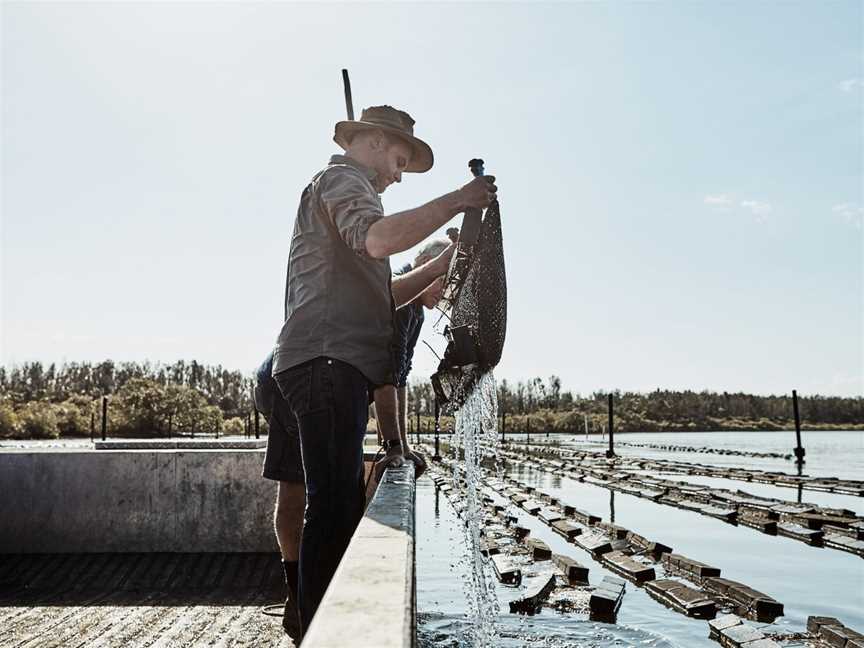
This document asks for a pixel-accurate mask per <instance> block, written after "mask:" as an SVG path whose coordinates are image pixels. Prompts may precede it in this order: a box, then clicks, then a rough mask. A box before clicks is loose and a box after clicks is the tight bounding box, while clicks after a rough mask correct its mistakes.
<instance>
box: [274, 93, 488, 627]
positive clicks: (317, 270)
mask: <svg viewBox="0 0 864 648" xmlns="http://www.w3.org/2000/svg"><path fill="white" fill-rule="evenodd" d="M333 139H334V141H335V142H336V143H337V144H339V146H341V147H342V148H343V149H344V151H345V154H344V155H334V156H333V157H332V158H330V163H329V164H328V165H327V166H326V167H325V168H324V169H322V170H321V171H319V172H318V173H317V174H316V175H315V176H314V177H313V178H312V181H311V182H310V183H309V185H307V187H306V188H305V189H304V190H303V193H302V195H301V197H300V206H299V208H298V210H297V219H296V222H295V224H294V234H293V237H292V240H291V252H290V255H289V261H288V282H287V289H286V295H285V299H286V320H285V323H284V324H283V326H282V330H281V331H280V333H279V337H278V339H277V342H276V347H275V349H274V363H273V377H274V378H275V380H276V382H277V384H278V385H279V389H280V391H281V392H282V395H283V396H284V397H285V399H286V400H287V401H288V403H289V405H290V407H291V409H292V410H293V412H294V414H295V416H296V418H297V421H298V424H299V429H300V445H301V450H302V456H303V468H304V473H305V482H306V512H305V518H304V528H303V536H302V541H301V545H300V561H299V563H300V564H299V588H298V589H299V591H298V598H299V608H300V618H301V622H302V625H303V627H304V628H308V627H309V623H310V622H311V620H312V617H313V616H314V614H315V611H316V609H317V608H318V604H319V603H320V601H321V598H322V597H323V595H324V592H325V591H326V589H327V585H328V583H329V582H330V578H331V577H332V575H333V573H334V572H335V570H336V567H337V566H338V564H339V560H340V559H341V557H342V554H343V553H344V551H345V548H346V547H347V546H348V542H349V541H350V539H351V535H352V533H353V531H354V529H355V527H356V525H357V523H358V522H359V520H360V518H361V517H362V515H363V506H364V497H363V491H362V480H363V438H364V435H365V434H366V422H367V420H368V413H367V412H368V409H367V407H368V402H369V401H368V394H369V393H370V392H373V391H375V390H376V389H378V388H382V389H383V388H384V387H385V386H392V385H394V384H395V376H394V373H395V366H394V357H393V348H392V341H393V323H392V322H393V312H394V307H395V306H398V305H401V304H405V303H408V302H409V301H411V300H412V299H414V298H415V297H416V296H417V295H419V294H420V293H421V292H422V291H423V290H424V289H425V288H426V287H427V286H428V285H429V284H431V283H432V282H433V281H435V279H437V278H438V277H439V276H441V275H442V274H444V273H446V271H447V266H448V263H449V258H450V256H451V255H452V249H451V250H449V251H445V252H444V253H442V254H440V255H439V256H438V257H436V258H434V259H432V260H431V261H429V262H428V263H426V264H424V265H422V266H420V267H418V268H416V269H414V270H412V271H410V272H407V273H405V274H404V275H401V276H399V277H398V278H396V279H393V281H392V285H391V272H390V261H389V258H388V257H389V256H390V255H392V254H396V253H398V252H402V251H404V250H408V249H409V248H411V247H413V246H415V245H416V244H418V243H419V242H420V241H422V240H423V239H425V238H426V237H428V236H429V235H430V234H432V233H433V232H434V231H435V230H437V229H438V228H439V227H441V226H442V225H444V224H445V223H447V222H448V221H449V220H450V219H451V218H453V217H454V216H456V215H457V214H459V213H461V212H463V211H465V209H466V208H469V207H476V208H484V207H486V206H487V205H488V204H489V203H490V202H491V200H492V199H493V198H494V197H495V192H496V191H497V189H496V187H495V185H494V178H492V177H491V176H487V177H482V178H475V179H474V180H472V181H471V182H469V183H468V184H466V185H465V186H464V187H462V188H460V189H457V190H455V191H452V192H450V193H448V194H445V195H443V196H439V197H438V198H435V199H434V200H431V201H429V202H428V203H426V204H424V205H422V206H420V207H417V208H415V209H409V210H407V211H403V212H400V213H398V214H393V215H391V216H387V217H385V216H384V208H383V206H382V205H381V199H380V196H379V194H381V193H383V192H384V191H385V190H386V189H387V187H389V186H390V185H391V184H393V183H394V182H401V181H402V174H403V173H423V172H425V171H428V170H429V169H430V168H432V162H433V156H432V149H430V148H429V145H428V144H426V143H425V142H424V141H423V140H421V139H419V138H417V137H415V135H414V120H413V119H412V118H411V117H410V115H408V114H407V113H405V112H403V111H401V110H396V109H395V108H392V107H391V106H374V107H371V108H367V109H366V110H364V111H363V114H362V116H361V117H360V120H359V121H342V122H339V123H337V124H336V132H335V135H334V137H333ZM382 428H383V430H384V438H385V441H384V445H385V449H386V452H387V457H388V460H389V461H399V460H400V459H401V457H402V456H403V447H402V444H401V442H400V440H399V437H398V429H399V428H398V424H397V422H396V420H395V412H394V413H393V421H389V420H387V421H382ZM408 458H409V459H413V456H411V455H408Z"/></svg>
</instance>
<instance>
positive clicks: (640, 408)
mask: <svg viewBox="0 0 864 648" xmlns="http://www.w3.org/2000/svg"><path fill="white" fill-rule="evenodd" d="M612 394H613V401H614V411H615V429H616V430H618V431H622V432H661V431H666V432H673V431H697V430H698V431H715V430H782V429H791V428H793V427H794V415H793V411H792V395H791V393H790V394H788V395H782V396H755V395H753V394H744V393H741V392H738V393H727V392H722V393H717V392H710V391H701V392H694V391H669V390H660V389H658V390H656V391H653V392H650V393H638V392H621V391H614V392H612ZM608 395H609V392H604V391H596V392H593V393H591V394H587V395H586V394H578V393H577V394H574V393H573V392H570V391H565V390H563V389H562V388H561V379H560V378H559V377H557V376H550V377H549V378H548V379H545V380H544V379H543V378H534V379H533V380H529V381H527V382H522V381H519V382H517V383H516V384H515V385H514V384H512V383H510V382H508V381H507V380H502V381H501V382H500V383H499V384H498V410H499V412H506V414H507V417H508V421H509V422H508V423H507V425H508V428H509V429H512V430H514V431H515V430H516V429H519V430H522V429H524V428H525V427H526V425H530V426H531V429H532V430H536V431H541V430H547V429H548V430H556V431H559V432H572V433H573V434H580V433H582V432H584V429H585V420H586V418H587V421H588V429H589V431H592V432H593V431H599V430H600V428H601V427H603V426H605V425H606V423H607V420H608ZM431 404H432V388H431V386H430V385H429V383H428V382H420V383H414V384H412V385H411V386H410V399H409V404H408V407H409V410H410V411H412V412H415V413H416V412H417V411H418V408H419V411H420V412H421V414H423V415H427V416H428V415H431V413H432V412H431V409H430V408H431V406H432V405H431ZM798 408H799V413H800V416H801V421H802V426H804V427H806V428H809V429H819V428H823V429H864V398H862V397H860V396H859V397H855V398H842V397H839V396H818V395H817V396H800V395H799V397H798ZM528 419H530V423H528Z"/></svg>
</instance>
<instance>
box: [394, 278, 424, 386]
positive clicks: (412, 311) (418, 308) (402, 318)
mask: <svg viewBox="0 0 864 648" xmlns="http://www.w3.org/2000/svg"><path fill="white" fill-rule="evenodd" d="M409 270H411V264H410V263H409V264H408V265H406V266H405V267H404V268H401V269H400V270H399V271H398V272H397V273H396V274H397V275H399V274H404V273H406V272H408V271H409ZM424 318H425V316H424V314H423V304H420V303H414V302H412V303H410V304H405V305H404V306H403V307H402V308H399V309H397V310H396V316H395V318H394V320H393V329H394V338H395V339H394V347H395V349H394V353H395V356H396V357H395V360H396V386H397V387H405V385H406V384H407V383H408V374H409V373H411V360H412V359H413V358H414V347H415V346H417V339H418V338H419V337H420V329H421V328H423V320H424Z"/></svg>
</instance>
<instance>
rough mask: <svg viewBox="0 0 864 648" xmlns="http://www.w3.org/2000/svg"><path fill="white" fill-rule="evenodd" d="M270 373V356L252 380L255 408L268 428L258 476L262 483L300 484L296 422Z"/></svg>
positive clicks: (301, 477)
mask: <svg viewBox="0 0 864 648" xmlns="http://www.w3.org/2000/svg"><path fill="white" fill-rule="evenodd" d="M272 371H273V354H272V353H271V354H270V355H269V356H267V359H266V360H265V361H264V363H263V364H262V365H261V367H260V368H259V369H258V371H257V373H256V376H255V408H256V409H257V410H258V411H259V412H261V414H263V415H264V417H265V418H266V419H267V423H268V425H269V426H270V433H269V434H268V435H267V451H266V452H265V454H264V469H263V471H262V473H261V474H262V476H263V477H264V478H265V479H272V480H274V481H284V482H293V483H299V484H302V483H303V459H302V458H301V453H300V431H299V429H298V427H297V419H296V418H295V416H294V413H293V412H292V411H291V408H290V407H289V406H288V402H287V401H286V400H285V399H284V398H282V394H281V393H280V392H279V387H278V385H277V384H276V381H275V380H273V378H272V376H271V375H270V374H271V372H272Z"/></svg>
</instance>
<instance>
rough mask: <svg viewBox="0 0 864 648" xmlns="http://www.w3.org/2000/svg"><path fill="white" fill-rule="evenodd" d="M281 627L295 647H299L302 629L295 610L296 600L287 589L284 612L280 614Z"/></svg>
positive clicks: (298, 613)
mask: <svg viewBox="0 0 864 648" xmlns="http://www.w3.org/2000/svg"><path fill="white" fill-rule="evenodd" d="M282 627H283V628H284V629H285V634H287V635H288V636H289V637H291V639H292V640H293V641H294V645H295V646H299V645H300V639H301V637H302V629H301V627H300V610H298V609H297V599H296V598H295V596H294V595H293V594H292V592H291V588H290V587H289V588H288V596H287V597H286V598H285V611H284V612H283V613H282Z"/></svg>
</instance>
